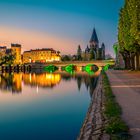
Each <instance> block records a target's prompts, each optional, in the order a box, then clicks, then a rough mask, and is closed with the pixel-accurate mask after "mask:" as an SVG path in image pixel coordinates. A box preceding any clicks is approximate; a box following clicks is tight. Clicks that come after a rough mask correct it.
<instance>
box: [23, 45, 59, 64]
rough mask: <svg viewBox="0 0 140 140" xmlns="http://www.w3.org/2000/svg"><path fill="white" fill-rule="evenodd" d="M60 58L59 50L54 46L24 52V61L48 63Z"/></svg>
mask: <svg viewBox="0 0 140 140" xmlns="http://www.w3.org/2000/svg"><path fill="white" fill-rule="evenodd" d="M60 60H61V57H60V54H59V52H57V51H55V50H54V49H52V48H43V49H36V50H30V51H25V52H24V53H23V63H35V62H40V63H46V62H54V61H60Z"/></svg>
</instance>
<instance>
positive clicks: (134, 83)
mask: <svg viewBox="0 0 140 140" xmlns="http://www.w3.org/2000/svg"><path fill="white" fill-rule="evenodd" d="M107 75H108V77H109V80H110V84H111V87H112V90H113V93H114V94H115V96H116V99H117V101H118V103H119V104H120V106H121V107H122V110H123V114H122V118H123V120H124V121H125V122H126V123H127V124H128V126H129V128H130V132H131V134H132V136H133V138H132V139H133V140H140V72H128V71H114V70H109V71H107Z"/></svg>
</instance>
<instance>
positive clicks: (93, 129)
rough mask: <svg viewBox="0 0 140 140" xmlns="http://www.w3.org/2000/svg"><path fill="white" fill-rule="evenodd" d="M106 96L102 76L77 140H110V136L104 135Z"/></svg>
mask: <svg viewBox="0 0 140 140" xmlns="http://www.w3.org/2000/svg"><path fill="white" fill-rule="evenodd" d="M104 100H105V99H104V94H103V86H102V76H101V75H100V76H99V79H98V82H97V86H96V88H95V90H94V92H93V95H92V98H91V103H90V107H89V109H88V113H87V115H86V118H85V121H84V123H83V126H82V128H81V130H80V135H79V137H78V138H77V140H109V139H110V138H109V136H108V135H107V134H105V133H104V125H105V118H104V115H103V110H104Z"/></svg>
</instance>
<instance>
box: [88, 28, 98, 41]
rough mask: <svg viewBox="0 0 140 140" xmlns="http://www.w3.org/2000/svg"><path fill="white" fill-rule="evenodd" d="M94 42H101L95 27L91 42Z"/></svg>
mask: <svg viewBox="0 0 140 140" xmlns="http://www.w3.org/2000/svg"><path fill="white" fill-rule="evenodd" d="M92 42H96V43H99V40H98V37H97V34H96V30H95V28H94V29H93V32H92V36H91V39H90V43H92Z"/></svg>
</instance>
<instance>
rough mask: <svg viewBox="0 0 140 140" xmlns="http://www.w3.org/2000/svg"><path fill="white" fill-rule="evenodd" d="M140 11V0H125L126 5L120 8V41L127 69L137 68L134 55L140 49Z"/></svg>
mask: <svg viewBox="0 0 140 140" xmlns="http://www.w3.org/2000/svg"><path fill="white" fill-rule="evenodd" d="M139 13H140V1H139V0H125V5H124V7H123V8H122V9H121V10H120V18H119V26H118V42H119V46H120V48H119V49H120V53H121V54H122V56H123V58H124V61H125V67H126V68H127V69H130V68H132V69H135V65H134V64H135V63H134V57H135V56H136V55H137V53H138V52H139V51H140V43H139V40H140V28H139V27H140V25H139V24H140V22H139V21H140V20H139V19H140V17H139Z"/></svg>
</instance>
